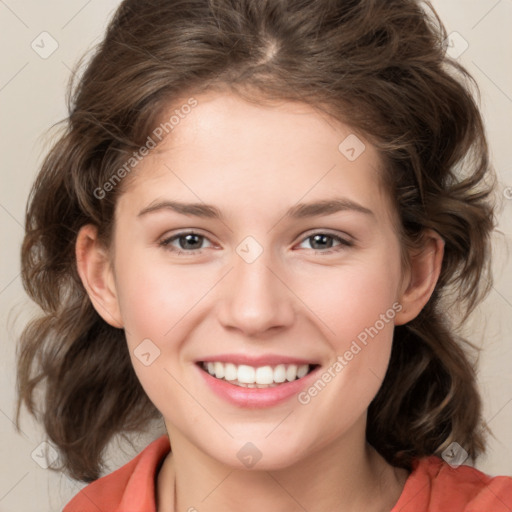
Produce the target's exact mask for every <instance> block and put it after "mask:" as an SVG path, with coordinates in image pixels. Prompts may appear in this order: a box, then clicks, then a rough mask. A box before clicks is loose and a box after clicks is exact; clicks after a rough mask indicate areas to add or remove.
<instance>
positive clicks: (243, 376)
mask: <svg viewBox="0 0 512 512" xmlns="http://www.w3.org/2000/svg"><path fill="white" fill-rule="evenodd" d="M255 377H256V371H255V370H254V368H253V367H252V366H247V365H245V364H241V365H240V366H239V367H238V380H239V382H243V383H245V384H254V380H255Z"/></svg>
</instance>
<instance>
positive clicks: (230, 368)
mask: <svg viewBox="0 0 512 512" xmlns="http://www.w3.org/2000/svg"><path fill="white" fill-rule="evenodd" d="M237 375H238V371H237V369H236V366H235V365H234V364H233V363H226V365H225V366H224V378H225V379H226V380H236V378H237Z"/></svg>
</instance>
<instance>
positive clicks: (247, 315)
mask: <svg viewBox="0 0 512 512" xmlns="http://www.w3.org/2000/svg"><path fill="white" fill-rule="evenodd" d="M269 252H270V251H263V253H262V254H261V255H260V256H259V257H258V258H257V259H256V260H255V261H253V262H252V263H248V262H247V261H245V260H244V259H243V258H241V257H239V256H238V255H237V254H235V255H234V265H233V266H234V268H233V269H232V271H231V272H229V275H228V276H226V279H224V280H223V286H224V289H223V293H222V294H221V296H222V299H221V304H220V306H219V309H218V312H219V313H218V314H219V320H220V322H221V324H222V325H223V326H224V328H226V329H230V330H238V331H240V332H241V333H242V334H244V335H245V336H251V337H254V336H260V335H261V336H264V335H265V334H267V333H269V332H272V334H275V331H276V330H278V329H283V328H285V327H287V326H290V325H291V324H292V323H293V321H294V316H295V311H294V307H293V304H294V297H295V296H294V294H293V292H292V290H291V289H290V287H289V285H287V283H286V276H285V275H284V272H283V271H280V269H279V268H277V267H276V265H275V264H274V265H272V262H271V261H270V259H271V258H270V256H269V254H268V253H269Z"/></svg>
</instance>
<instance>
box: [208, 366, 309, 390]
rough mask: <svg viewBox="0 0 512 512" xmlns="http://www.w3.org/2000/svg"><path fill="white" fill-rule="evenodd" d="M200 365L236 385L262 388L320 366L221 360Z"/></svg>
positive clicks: (291, 379)
mask: <svg viewBox="0 0 512 512" xmlns="http://www.w3.org/2000/svg"><path fill="white" fill-rule="evenodd" d="M199 365H200V367H201V368H202V369H203V370H204V371H206V372H208V373H209V374H210V375H211V376H212V377H215V378H216V379H219V380H224V381H227V382H229V383H230V384H233V385H235V386H240V387H246V388H260V389H262V388H272V387H276V386H279V385H281V384H283V383H286V382H292V381H295V380H298V379H301V378H303V377H305V376H306V375H307V374H308V373H310V372H311V371H312V370H314V368H315V367H316V366H318V365H314V364H301V365H296V364H278V365H275V366H270V365H266V366H259V367H254V366H249V365H245V364H240V365H236V364H233V363H225V362H221V361H215V362H213V361H208V362H201V363H199Z"/></svg>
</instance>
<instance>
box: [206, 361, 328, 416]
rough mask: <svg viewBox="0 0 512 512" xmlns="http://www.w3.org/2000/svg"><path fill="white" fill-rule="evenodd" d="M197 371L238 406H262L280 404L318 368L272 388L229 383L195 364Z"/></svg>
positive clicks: (215, 390) (211, 387) (309, 379)
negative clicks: (299, 377) (246, 386)
mask: <svg viewBox="0 0 512 512" xmlns="http://www.w3.org/2000/svg"><path fill="white" fill-rule="evenodd" d="M196 367H197V371H198V372H199V373H200V374H201V375H202V377H203V379H204V380H205V382H206V384H207V385H208V386H209V387H210V389H211V390H212V391H213V392H214V393H216V394H217V395H218V396H220V397H221V398H223V399H224V400H227V401H228V402H230V403H232V404H233V405H236V406H238V407H246V408H263V407H272V406H274V405H277V404H280V403H282V402H284V401H286V400H288V399H289V398H291V397H292V396H294V395H297V394H298V393H299V392H300V391H301V390H302V389H303V388H305V387H306V386H308V385H309V384H310V383H311V381H313V380H314V379H315V378H316V375H317V373H318V371H319V369H320V367H319V366H317V367H316V368H315V369H314V370H313V371H311V372H310V373H308V374H307V375H306V376H305V377H302V378H301V379H296V380H294V381H291V382H286V383H283V384H279V385H278V386H275V387H273V388H244V387H242V386H236V385H235V384H230V383H229V382H228V381H225V380H221V379H217V378H215V377H212V376H211V375H210V374H209V373H208V372H206V371H204V370H203V369H201V368H200V367H199V366H198V365H196Z"/></svg>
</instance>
